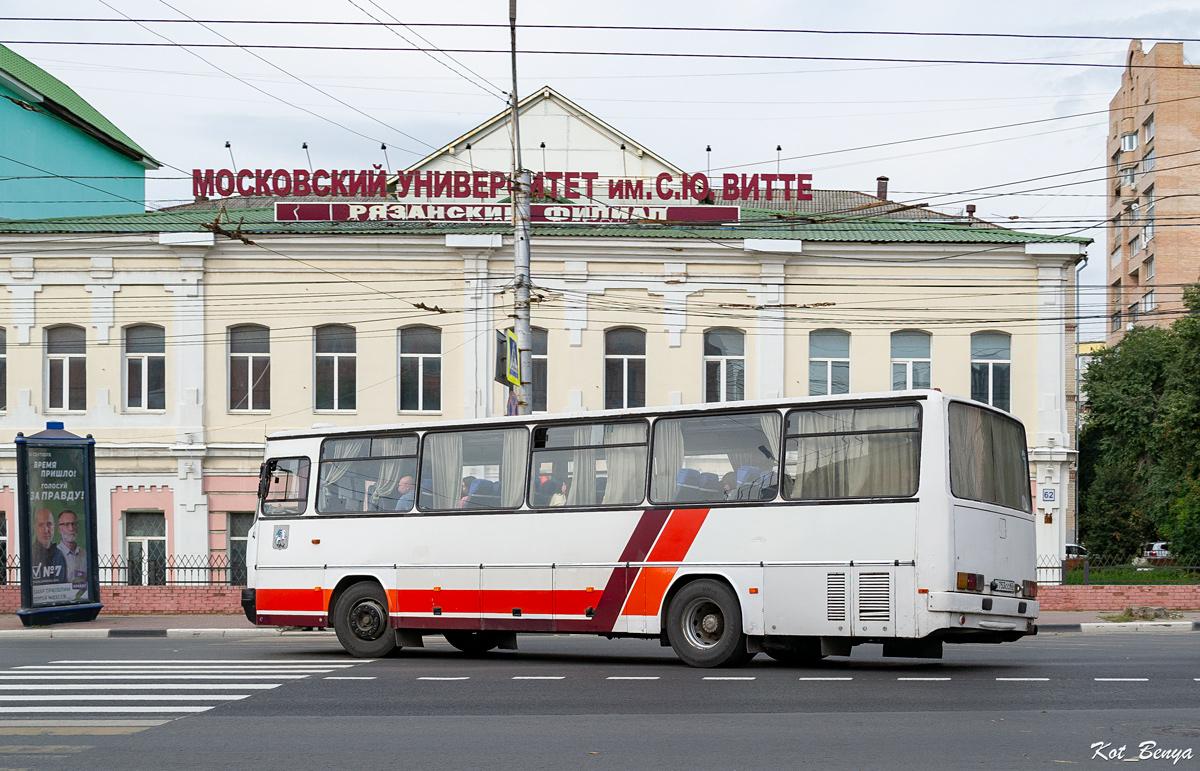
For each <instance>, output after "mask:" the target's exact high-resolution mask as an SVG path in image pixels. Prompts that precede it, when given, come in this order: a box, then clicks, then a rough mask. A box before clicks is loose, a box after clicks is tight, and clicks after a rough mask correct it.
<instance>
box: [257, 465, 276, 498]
mask: <svg viewBox="0 0 1200 771" xmlns="http://www.w3.org/2000/svg"><path fill="white" fill-rule="evenodd" d="M273 473H275V461H273V460H268V461H265V462H263V464H262V465H261V466H259V467H258V499H259V500H260V501H265V500H266V499H267V493H268V492H269V491H270V490H271V475H272V474H273Z"/></svg>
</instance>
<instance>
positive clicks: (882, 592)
mask: <svg viewBox="0 0 1200 771" xmlns="http://www.w3.org/2000/svg"><path fill="white" fill-rule="evenodd" d="M858 620H859V621H891V620H892V575H891V574H890V573H861V574H859V576H858Z"/></svg>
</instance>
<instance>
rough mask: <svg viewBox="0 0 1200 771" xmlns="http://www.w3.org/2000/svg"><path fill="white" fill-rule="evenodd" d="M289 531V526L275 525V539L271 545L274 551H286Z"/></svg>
mask: <svg viewBox="0 0 1200 771" xmlns="http://www.w3.org/2000/svg"><path fill="white" fill-rule="evenodd" d="M291 529H292V526H291V525H276V526H275V537H274V538H273V539H272V543H271V545H272V546H274V547H275V548H276V549H286V548H287V545H288V533H289V531H290V530H291Z"/></svg>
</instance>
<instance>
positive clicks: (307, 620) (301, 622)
mask: <svg viewBox="0 0 1200 771" xmlns="http://www.w3.org/2000/svg"><path fill="white" fill-rule="evenodd" d="M256 617H257V620H256V621H255V622H254V623H256V624H259V625H263V626H321V627H323V626H325V616H324V615H323V614H322V615H316V614H313V615H301V614H298V613H258V614H256Z"/></svg>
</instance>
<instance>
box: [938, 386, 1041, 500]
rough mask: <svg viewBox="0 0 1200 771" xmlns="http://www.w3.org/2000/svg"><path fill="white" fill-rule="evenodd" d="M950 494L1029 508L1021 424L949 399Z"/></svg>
mask: <svg viewBox="0 0 1200 771" xmlns="http://www.w3.org/2000/svg"><path fill="white" fill-rule="evenodd" d="M950 492H952V493H954V495H955V496H956V497H958V498H967V499H969V500H972V501H983V502H985V503H994V504H997V505H999V506H1007V507H1008V508H1010V509H1019V510H1021V511H1032V501H1031V500H1030V496H1029V461H1028V459H1027V457H1026V454H1025V430H1024V429H1023V428H1022V427H1021V424H1020V423H1018V422H1017V421H1015V420H1013V419H1012V418H1009V417H1005V416H1003V415H999V414H997V413H995V412H992V411H990V410H984V409H981V408H979V407H973V406H971V405H969V404H960V403H958V402H955V403H952V404H951V405H950Z"/></svg>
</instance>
